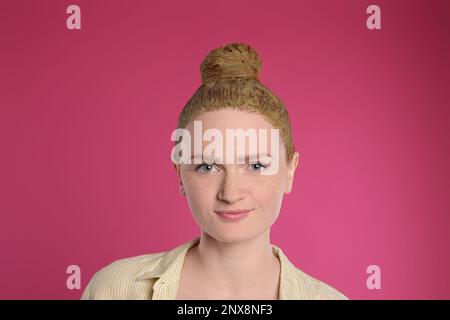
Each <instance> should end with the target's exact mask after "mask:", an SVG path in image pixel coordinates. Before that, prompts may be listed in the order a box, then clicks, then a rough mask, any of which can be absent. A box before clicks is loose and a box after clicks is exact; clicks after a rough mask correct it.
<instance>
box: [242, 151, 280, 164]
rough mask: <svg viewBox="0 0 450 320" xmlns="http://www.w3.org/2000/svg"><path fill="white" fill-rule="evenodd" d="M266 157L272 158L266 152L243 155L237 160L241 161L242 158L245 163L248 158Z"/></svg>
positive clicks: (259, 158)
mask: <svg viewBox="0 0 450 320" xmlns="http://www.w3.org/2000/svg"><path fill="white" fill-rule="evenodd" d="M266 157H270V158H272V156H271V155H270V154H269V153H268V154H252V155H250V156H249V155H246V156H245V157H242V156H241V157H238V161H240V162H241V163H242V160H244V161H245V163H246V162H249V161H250V160H249V159H252V160H257V159H258V160H261V158H266Z"/></svg>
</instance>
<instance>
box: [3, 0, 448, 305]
mask: <svg viewBox="0 0 450 320" xmlns="http://www.w3.org/2000/svg"><path fill="white" fill-rule="evenodd" d="M70 4H77V5H79V6H80V7H81V10H82V14H81V20H82V21H81V22H82V30H78V31H77V30H74V31H70V30H68V29H67V28H66V18H67V14H66V8H67V6H69V5H70ZM370 4H378V5H379V6H380V7H381V23H382V29H381V30H373V31H371V30H368V29H367V28H366V17H367V16H368V15H367V14H366V12H365V11H366V8H367V7H368V6H369V5H370ZM449 13H450V2H449V1H446V0H443V1H412V0H408V1H380V0H377V1H361V0H354V1H282V0H277V1H261V0H258V1H235V0H227V1H217V0H215V1H210V0H208V1H205V0H202V1H198V0H196V1H176V2H175V1H144V0H142V1H101V0H95V1H92V0H88V1H81V0H76V1H61V0H52V1H50V0H45V1H44V0H43V1H12V0H10V1H1V2H0V34H1V36H0V46H1V50H0V143H1V158H0V177H1V178H0V179H1V184H0V188H1V190H0V212H1V224H0V246H1V247H0V249H1V255H0V263H1V267H0V268H1V276H0V298H3V299H11V298H22V299H31V298H34V299H49V298H53V299H78V298H79V297H80V296H81V293H82V290H68V289H67V288H66V278H67V277H68V275H67V274H66V268H67V266H68V265H71V264H76V265H78V266H80V267H81V270H82V289H84V287H85V285H86V284H87V282H88V281H89V279H90V278H91V276H92V275H93V273H94V272H95V271H97V270H98V269H99V268H101V267H103V266H104V265H106V264H108V263H110V262H112V261H114V260H117V259H120V258H125V257H130V256H135V255H140V254H144V253H152V252H156V251H161V250H168V249H171V248H173V247H175V246H177V245H179V244H181V243H183V242H185V241H187V240H189V239H191V238H193V237H194V236H196V235H198V233H199V228H198V226H197V225H196V224H195V222H194V220H193V218H192V216H191V213H190V211H189V208H188V206H187V202H186V200H185V198H183V197H181V196H179V194H178V185H177V180H176V176H175V173H174V171H173V169H172V167H171V163H170V150H171V148H172V143H171V141H170V134H171V132H172V130H173V129H174V128H175V126H176V120H177V116H178V113H179V112H180V111H181V108H182V107H183V105H184V104H185V103H186V101H187V100H188V98H189V97H190V96H191V95H192V94H193V93H194V91H195V90H196V89H197V87H198V86H199V85H200V73H199V64H200V63H201V61H202V59H203V58H204V56H205V55H206V54H207V53H208V52H209V51H210V50H211V49H213V48H216V47H218V46H220V45H223V44H227V43H230V42H235V41H243V42H247V43H249V44H250V45H251V46H253V47H254V48H255V49H256V50H257V51H258V53H259V54H260V56H261V59H262V62H263V69H262V72H261V80H262V82H263V83H265V84H266V85H267V86H268V87H269V88H271V89H272V90H273V91H275V93H277V94H278V96H279V97H280V98H281V99H282V100H283V101H284V102H285V104H286V106H287V108H288V111H289V113H290V116H291V121H292V124H293V130H294V142H295V145H296V147H297V149H298V150H299V151H300V153H301V159H300V164H299V168H298V171H297V175H296V178H295V182H294V190H293V192H292V193H291V194H290V195H288V196H287V197H286V198H285V200H284V204H283V207H282V211H281V214H280V217H279V220H278V221H277V222H276V224H275V225H274V227H273V228H272V243H275V244H277V245H279V246H280V247H281V248H282V249H283V250H284V252H285V253H286V254H287V255H288V257H289V258H290V259H291V261H292V262H294V263H295V264H296V265H297V266H298V267H299V268H301V269H302V270H304V271H305V272H307V273H309V274H311V275H313V276H315V277H317V278H319V279H320V280H323V281H325V282H327V283H329V284H330V285H332V286H334V287H336V288H337V289H339V290H340V291H342V292H343V293H344V294H346V295H347V296H348V297H349V298H351V299H402V298H408V299H419V298H425V299H427V298H438V299H443V298H446V299H449V298H450V257H449V252H450V250H449V249H450V248H449V247H450V234H449V230H450V228H449V227H450V218H449V211H450V202H449V194H450V188H449V178H450V177H449V173H450V169H449V160H450V150H449V149H450V148H449V147H450V146H449V141H450V134H449V130H448V125H449V120H450V111H449V108H450V106H449V98H450V97H449V95H450V88H449V83H450V72H449V71H450V68H449V57H450V41H449V39H450V27H449V22H450V14H449ZM371 264H376V265H379V266H380V267H381V272H382V276H381V285H382V288H381V290H369V289H367V287H366V278H367V277H368V275H367V274H366V268H367V266H369V265H371Z"/></svg>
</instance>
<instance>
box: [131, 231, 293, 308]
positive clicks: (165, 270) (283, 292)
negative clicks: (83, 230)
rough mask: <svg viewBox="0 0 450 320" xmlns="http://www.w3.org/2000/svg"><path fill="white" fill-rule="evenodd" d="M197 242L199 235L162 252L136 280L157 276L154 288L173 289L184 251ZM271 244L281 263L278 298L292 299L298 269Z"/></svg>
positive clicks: (279, 249)
mask: <svg viewBox="0 0 450 320" xmlns="http://www.w3.org/2000/svg"><path fill="white" fill-rule="evenodd" d="M199 242H200V237H196V238H194V239H192V240H189V241H187V242H185V243H183V244H182V245H180V246H178V247H176V248H174V249H172V250H170V251H167V252H164V253H163V254H162V258H161V259H160V260H159V262H158V263H156V265H155V264H146V265H145V266H144V267H143V268H142V270H141V271H140V272H139V274H138V276H137V278H136V280H145V279H152V278H159V279H158V281H157V282H155V286H156V288H158V287H159V286H160V285H161V284H165V285H166V286H167V287H172V289H174V288H175V286H176V285H177V284H178V280H179V278H180V273H181V267H182V264H183V261H184V257H185V255H186V252H187V251H188V250H189V249H190V248H191V247H193V246H195V245H197V244H198V243H199ZM271 246H272V252H273V253H274V254H275V256H276V257H278V258H279V260H280V265H281V275H280V300H285V299H292V298H294V297H293V294H294V290H291V289H290V288H291V286H292V284H294V283H296V281H298V280H297V275H301V273H298V272H297V270H298V269H297V268H296V267H295V266H294V265H293V264H292V262H291V261H289V259H288V258H287V256H286V255H285V254H284V252H283V250H281V248H280V247H278V246H276V245H274V244H271ZM175 289H176V288H175Z"/></svg>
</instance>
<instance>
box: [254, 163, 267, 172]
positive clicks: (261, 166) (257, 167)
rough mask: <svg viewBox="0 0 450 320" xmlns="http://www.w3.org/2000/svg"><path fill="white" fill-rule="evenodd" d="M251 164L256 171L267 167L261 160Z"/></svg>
mask: <svg viewBox="0 0 450 320" xmlns="http://www.w3.org/2000/svg"><path fill="white" fill-rule="evenodd" d="M250 166H251V168H252V170H255V171H261V170H262V169H265V168H266V166H265V165H263V164H262V163H261V162H258V163H253V164H251V165H250Z"/></svg>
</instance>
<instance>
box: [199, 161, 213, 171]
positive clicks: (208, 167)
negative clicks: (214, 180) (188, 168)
mask: <svg viewBox="0 0 450 320" xmlns="http://www.w3.org/2000/svg"><path fill="white" fill-rule="evenodd" d="M213 169H214V164H209V163H202V164H201V165H199V166H197V168H195V170H196V171H200V172H212V171H213Z"/></svg>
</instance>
